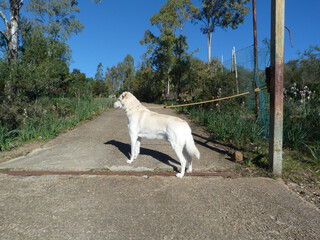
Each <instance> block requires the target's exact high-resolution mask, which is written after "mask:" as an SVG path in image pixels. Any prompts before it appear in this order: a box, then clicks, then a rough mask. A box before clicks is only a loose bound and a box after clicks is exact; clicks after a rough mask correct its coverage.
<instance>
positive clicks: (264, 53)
mask: <svg viewBox="0 0 320 240" xmlns="http://www.w3.org/2000/svg"><path fill="white" fill-rule="evenodd" d="M257 62H258V64H257V68H256V67H255V63H254V46H253V45H251V46H249V47H246V48H243V49H240V50H238V51H232V57H231V58H230V59H228V60H227V61H224V63H223V65H224V71H228V72H234V73H235V75H236V81H235V84H236V85H237V86H235V88H236V89H238V91H239V92H246V91H250V94H248V95H246V106H247V108H248V110H249V112H256V114H257V116H258V118H257V121H259V122H260V123H261V124H263V125H264V129H265V136H266V137H268V136H269V99H270V96H269V93H268V91H267V89H265V88H264V87H265V85H266V74H265V69H266V67H268V66H269V65H270V50H269V48H268V47H265V48H261V49H259V50H258V56H257ZM256 88H260V89H263V88H264V90H262V91H259V92H254V89H256Z"/></svg>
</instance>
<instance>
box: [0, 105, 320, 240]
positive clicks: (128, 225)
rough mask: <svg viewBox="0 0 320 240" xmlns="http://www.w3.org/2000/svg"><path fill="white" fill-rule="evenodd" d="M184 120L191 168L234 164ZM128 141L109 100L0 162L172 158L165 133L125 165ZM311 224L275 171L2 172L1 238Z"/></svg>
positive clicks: (171, 164) (66, 166) (100, 163)
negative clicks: (191, 141) (227, 174)
mask: <svg viewBox="0 0 320 240" xmlns="http://www.w3.org/2000/svg"><path fill="white" fill-rule="evenodd" d="M148 106H150V105H148ZM159 111H161V112H166V113H167V114H174V112H173V111H171V110H168V109H160V110H159ZM192 129H193V132H194V136H195V140H196V144H197V147H198V148H199V151H200V152H201V159H200V160H195V161H194V169H195V171H198V172H203V171H208V172H210V171H216V170H224V171H226V170H228V171H232V170H233V169H234V168H235V164H234V163H233V162H231V161H230V160H229V156H228V151H227V149H226V148H224V147H223V146H219V145H215V144H213V143H210V141H209V140H208V136H207V135H206V134H205V132H204V131H202V130H201V128H197V127H195V126H192ZM129 146H130V145H129V135H128V132H127V123H126V117H125V115H124V113H123V112H122V111H120V110H114V109H112V110H110V111H107V112H105V113H104V114H102V115H101V116H99V117H98V118H96V119H94V120H92V121H90V122H87V123H85V124H82V125H81V126H79V127H77V128H75V129H74V130H72V131H70V132H68V133H66V134H64V135H61V136H59V137H57V138H56V139H54V140H52V141H50V142H48V143H47V144H45V145H44V146H43V147H42V148H39V149H35V150H34V151H33V152H31V153H30V154H28V155H27V156H23V157H19V158H17V159H13V160H10V161H8V162H4V163H1V164H0V168H2V169H8V168H10V170H11V171H13V170H36V171H40V170H49V171H57V170H63V171H75V170H81V171H87V170H92V169H95V170H103V169H106V168H108V169H110V170H127V171H128V170H130V171H131V170H132V171H144V170H148V171H175V170H176V169H177V167H179V164H178V163H177V161H176V156H175V154H174V152H173V150H172V149H171V147H170V145H169V144H168V143H166V142H162V141H146V140H145V141H142V151H141V155H140V156H139V158H138V159H137V160H136V161H135V162H134V163H133V164H131V165H129V164H127V163H126V158H128V156H129ZM319 226H320V212H319V210H318V209H317V208H316V207H315V206H313V205H311V204H309V203H307V202H306V201H304V200H303V199H302V198H300V197H299V196H298V195H296V194H295V193H293V192H292V191H290V190H289V189H288V188H287V186H286V185H285V184H283V183H282V181H281V180H273V179H267V178H240V177H238V178H232V179H224V178H221V177H210V178H204V177H201V178H200V177H190V176H186V177H184V178H183V179H178V178H176V177H163V176H152V177H148V176H146V175H142V176H95V175H93V176H72V175H67V176H61V175H50V176H11V175H8V174H6V173H5V172H2V173H0V239H8V240H11V239H12V240H19V239H95V240H99V239H319V236H320V227H319Z"/></svg>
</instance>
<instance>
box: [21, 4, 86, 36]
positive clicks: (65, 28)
mask: <svg viewBox="0 0 320 240" xmlns="http://www.w3.org/2000/svg"><path fill="white" fill-rule="evenodd" d="M77 5H78V2H77V1H75V0H51V1H46V0H29V2H28V4H27V6H26V7H27V10H28V11H29V12H30V13H32V14H33V15H32V16H33V19H32V23H33V24H34V25H36V26H40V27H41V30H42V31H43V32H44V33H45V34H46V36H47V37H49V38H52V39H53V40H61V41H66V40H67V39H69V38H70V36H71V35H73V34H78V33H79V32H81V30H82V29H83V28H84V26H83V24H81V23H80V21H79V20H78V19H76V17H75V13H79V12H80V8H79V7H78V6H77Z"/></svg>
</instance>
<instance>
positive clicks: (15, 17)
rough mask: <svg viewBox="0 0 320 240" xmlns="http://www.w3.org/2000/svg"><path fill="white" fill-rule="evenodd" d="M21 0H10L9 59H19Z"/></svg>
mask: <svg viewBox="0 0 320 240" xmlns="http://www.w3.org/2000/svg"><path fill="white" fill-rule="evenodd" d="M21 6H22V5H21V3H20V0H10V26H9V28H8V29H7V31H8V30H9V32H8V33H7V34H8V42H7V44H8V61H9V62H12V61H15V60H17V59H18V30H19V25H18V23H19V12H20V8H21Z"/></svg>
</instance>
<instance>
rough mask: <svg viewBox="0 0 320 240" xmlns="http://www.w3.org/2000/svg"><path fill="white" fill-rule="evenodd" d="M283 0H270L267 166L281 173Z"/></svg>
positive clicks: (278, 173)
mask: <svg viewBox="0 0 320 240" xmlns="http://www.w3.org/2000/svg"><path fill="white" fill-rule="evenodd" d="M284 6H285V0H271V55H270V60H271V72H270V73H271V79H270V80H271V81H270V139H269V167H270V168H272V171H273V173H274V174H275V175H279V176H280V175H281V174H282V145H283V72H284Z"/></svg>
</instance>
